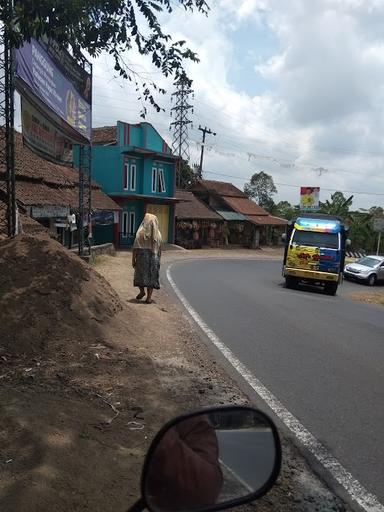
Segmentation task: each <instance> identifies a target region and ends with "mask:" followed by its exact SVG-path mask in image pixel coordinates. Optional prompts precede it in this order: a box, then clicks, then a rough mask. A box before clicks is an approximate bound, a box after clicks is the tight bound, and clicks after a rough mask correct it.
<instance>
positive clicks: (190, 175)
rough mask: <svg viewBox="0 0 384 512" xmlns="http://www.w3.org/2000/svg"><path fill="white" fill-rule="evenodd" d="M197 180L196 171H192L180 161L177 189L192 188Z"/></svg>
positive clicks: (197, 174) (184, 162) (186, 164)
mask: <svg viewBox="0 0 384 512" xmlns="http://www.w3.org/2000/svg"><path fill="white" fill-rule="evenodd" d="M198 179H199V173H198V170H196V169H192V167H191V166H190V165H189V164H188V162H186V161H185V160H182V161H181V164H180V167H179V172H178V177H177V186H178V187H179V188H184V189H188V188H191V187H193V185H195V184H196V182H197V180H198Z"/></svg>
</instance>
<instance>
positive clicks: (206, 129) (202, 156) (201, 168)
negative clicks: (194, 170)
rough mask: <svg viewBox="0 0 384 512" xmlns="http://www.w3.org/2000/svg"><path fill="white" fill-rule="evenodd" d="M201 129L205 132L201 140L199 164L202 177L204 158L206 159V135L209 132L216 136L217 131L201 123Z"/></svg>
mask: <svg viewBox="0 0 384 512" xmlns="http://www.w3.org/2000/svg"><path fill="white" fill-rule="evenodd" d="M199 130H200V131H201V132H203V140H202V142H201V156H200V166H199V177H200V178H202V177H203V159H204V146H205V136H206V135H207V134H208V135H213V136H214V137H216V133H215V132H213V131H212V130H210V129H209V128H207V127H205V128H202V127H201V126H200V125H199Z"/></svg>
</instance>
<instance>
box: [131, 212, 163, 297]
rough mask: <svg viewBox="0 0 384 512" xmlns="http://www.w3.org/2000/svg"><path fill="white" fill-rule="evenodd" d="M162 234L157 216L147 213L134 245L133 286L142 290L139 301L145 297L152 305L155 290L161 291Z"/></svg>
mask: <svg viewBox="0 0 384 512" xmlns="http://www.w3.org/2000/svg"><path fill="white" fill-rule="evenodd" d="M161 242H162V240H161V233H160V230H159V222H158V220H157V217H156V215H152V214H151V213H146V214H145V216H144V219H143V222H142V223H141V224H140V227H139V229H138V230H137V233H136V238H135V242H134V244H133V254H132V266H133V268H134V269H135V275H134V280H133V285H134V286H137V287H138V288H139V289H140V293H139V295H138V296H137V297H136V299H137V300H141V299H143V298H144V296H145V288H147V298H146V301H145V302H146V303H147V304H151V302H152V293H153V290H154V289H156V290H159V289H160V284H159V270H160V257H161Z"/></svg>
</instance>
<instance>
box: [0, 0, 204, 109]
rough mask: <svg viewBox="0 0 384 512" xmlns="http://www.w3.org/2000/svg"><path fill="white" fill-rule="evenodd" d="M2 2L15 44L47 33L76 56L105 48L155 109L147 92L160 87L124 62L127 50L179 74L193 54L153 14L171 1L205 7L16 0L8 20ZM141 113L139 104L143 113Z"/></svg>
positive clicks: (159, 1)
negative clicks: (12, 13) (143, 77)
mask: <svg viewBox="0 0 384 512" xmlns="http://www.w3.org/2000/svg"><path fill="white" fill-rule="evenodd" d="M4 4H5V2H2V3H1V6H0V20H1V21H2V22H5V24H6V26H7V27H8V29H9V31H10V33H11V35H12V38H13V44H14V45H15V46H16V47H17V46H20V45H21V44H22V43H23V41H29V40H30V39H31V37H35V38H40V37H41V36H46V37H48V38H49V39H52V40H55V41H56V42H57V43H58V44H59V45H60V46H62V47H63V48H66V49H70V50H71V51H72V52H73V54H74V55H75V56H77V57H80V56H81V51H82V50H84V51H86V52H88V53H89V54H90V55H91V56H92V57H97V56H98V55H100V54H101V53H102V52H107V53H109V54H110V55H111V56H112V57H113V59H114V63H115V71H116V73H118V74H119V75H120V76H122V77H124V78H126V79H128V80H130V81H133V82H134V83H135V84H136V90H137V92H138V94H140V97H139V99H140V100H147V101H149V103H151V104H152V105H153V106H154V107H155V108H156V110H158V111H159V110H160V107H159V105H158V104H157V103H156V101H155V98H154V97H153V92H152V91H158V92H160V93H164V92H165V91H164V90H163V89H159V88H158V86H157V85H156V84H155V83H154V82H153V81H150V82H149V83H148V82H147V81H144V80H142V79H141V76H140V74H139V73H137V72H136V71H135V69H134V68H133V67H132V66H131V65H130V64H129V62H126V60H125V59H126V56H127V52H128V55H129V51H130V50H132V49H133V48H136V49H137V50H138V51H139V53H140V54H141V55H146V56H149V57H150V58H151V60H152V63H153V64H154V66H155V67H157V68H158V69H160V70H161V72H162V73H163V75H164V76H171V75H172V76H174V77H175V79H177V78H178V77H180V76H181V75H182V74H183V73H184V71H183V62H184V61H185V60H192V61H195V62H198V58H197V55H196V54H195V53H194V52H193V51H191V50H190V49H189V48H187V47H186V43H185V41H182V40H181V41H174V42H173V41H172V38H171V36H170V34H167V33H165V32H164V31H163V29H162V27H161V24H160V22H159V19H158V15H159V14H161V13H163V12H167V13H168V14H171V13H172V12H173V6H177V7H182V8H184V9H185V10H186V11H190V12H192V11H198V12H201V13H204V14H208V11H209V6H208V4H207V2H206V1H205V0H172V1H171V0H39V1H36V0H23V1H20V0H16V1H15V12H14V17H13V18H12V19H11V20H9V19H7V18H6V13H5V10H4V9H5V7H4ZM139 82H140V83H139ZM145 113H146V109H145V108H143V112H142V115H143V116H144V115H145Z"/></svg>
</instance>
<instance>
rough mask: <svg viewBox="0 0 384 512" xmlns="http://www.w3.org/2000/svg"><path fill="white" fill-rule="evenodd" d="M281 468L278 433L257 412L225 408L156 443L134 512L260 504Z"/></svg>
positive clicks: (189, 420) (190, 418)
mask: <svg viewBox="0 0 384 512" xmlns="http://www.w3.org/2000/svg"><path fill="white" fill-rule="evenodd" d="M280 465H281V445H280V440H279V435H278V432H277V429H276V427H275V425H274V423H273V422H272V420H271V419H270V418H269V417H268V416H267V415H266V414H264V413H263V412H261V411H259V410H257V409H254V408H252V407H243V406H234V407H220V408H214V409H206V410H203V411H198V412H195V413H192V414H188V415H186V416H179V417H177V418H175V419H173V420H171V421H170V422H169V423H167V424H166V425H165V426H164V427H163V428H162V429H161V430H160V432H159V433H158V434H157V435H156V437H155V439H154V440H153V442H152V444H151V446H150V448H149V450H148V453H147V456H146V459H145V462H144V467H143V472H142V478H141V493H142V497H141V499H140V500H139V501H138V502H137V503H136V504H135V505H133V506H132V507H131V508H130V509H129V510H128V512H140V511H142V510H143V509H144V508H147V509H148V510H149V511H150V512H182V511H183V512H185V511H188V512H208V511H216V510H224V509H226V508H231V507H235V506H238V505H242V504H245V503H249V502H251V501H254V500H255V499H257V498H260V497H261V496H263V495H264V494H265V493H267V492H268V491H269V489H270V488H271V487H272V486H273V484H274V483H275V481H276V479H277V477H278V475H279V472H280Z"/></svg>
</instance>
